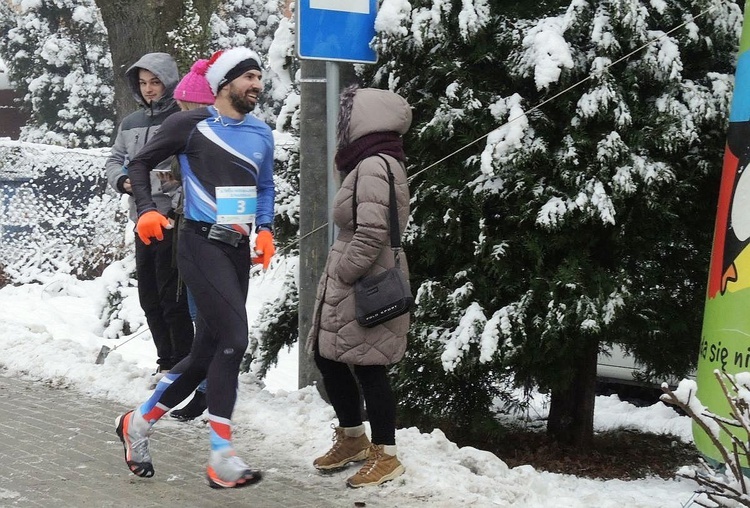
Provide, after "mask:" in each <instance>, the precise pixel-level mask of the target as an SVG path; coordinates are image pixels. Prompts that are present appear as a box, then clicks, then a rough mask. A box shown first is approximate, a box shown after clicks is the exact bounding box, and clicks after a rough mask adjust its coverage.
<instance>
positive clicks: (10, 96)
mask: <svg viewBox="0 0 750 508" xmlns="http://www.w3.org/2000/svg"><path fill="white" fill-rule="evenodd" d="M20 101H21V94H20V93H18V92H16V91H15V90H13V88H12V86H11V83H10V80H9V79H8V69H7V67H6V66H5V63H4V62H3V61H2V60H0V138H10V139H18V136H19V134H20V132H21V127H23V126H24V125H25V124H26V120H27V119H28V115H26V114H25V113H24V112H23V111H22V110H21V108H20V105H21V102H20Z"/></svg>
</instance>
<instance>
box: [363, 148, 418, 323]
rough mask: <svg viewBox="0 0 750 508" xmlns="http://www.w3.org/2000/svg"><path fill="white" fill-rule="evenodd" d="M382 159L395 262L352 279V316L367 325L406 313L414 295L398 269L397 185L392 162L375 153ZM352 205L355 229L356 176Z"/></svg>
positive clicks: (399, 245)
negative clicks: (388, 188) (369, 274)
mask: <svg viewBox="0 0 750 508" xmlns="http://www.w3.org/2000/svg"><path fill="white" fill-rule="evenodd" d="M378 157H380V158H381V159H383V162H385V165H386V168H387V169H388V183H389V187H390V196H389V204H388V211H389V215H390V217H389V220H390V235H391V249H392V250H393V259H394V262H395V266H394V267H393V268H389V269H387V270H386V271H384V272H382V273H379V274H377V275H372V276H369V277H361V278H360V279H359V280H357V281H356V282H355V283H354V302H355V316H356V318H357V322H358V323H359V324H360V325H361V326H364V327H366V328H371V327H373V326H376V325H379V324H380V323H383V322H385V321H388V320H391V319H393V318H395V317H398V316H400V315H402V314H406V313H407V312H409V309H411V307H412V305H413V304H414V296H412V294H411V286H410V285H409V281H408V280H407V278H406V276H405V275H404V271H403V270H401V262H400V260H399V256H398V254H399V252H400V251H401V238H400V236H401V235H400V234H399V227H398V210H397V207H396V186H395V183H394V179H395V178H394V176H393V172H392V171H391V166H390V164H388V161H387V160H386V159H385V157H383V156H381V155H378ZM352 203H353V207H354V211H353V222H354V230H355V231H356V230H357V180H355V181H354V196H353V197H352Z"/></svg>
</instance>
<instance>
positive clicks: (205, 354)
mask: <svg viewBox="0 0 750 508" xmlns="http://www.w3.org/2000/svg"><path fill="white" fill-rule="evenodd" d="M178 237H179V246H178V249H177V257H178V265H179V269H180V273H181V275H182V278H183V280H184V281H185V283H186V284H187V286H188V288H189V289H190V292H191V293H192V295H193V298H194V299H195V305H196V307H197V310H198V320H197V321H196V323H195V340H194V341H193V348H192V349H191V351H190V354H189V355H188V356H187V357H186V358H185V359H184V360H182V361H181V362H180V363H178V364H177V365H176V366H175V368H174V369H172V373H175V374H179V377H178V378H177V379H176V380H175V381H174V382H173V383H172V384H171V385H170V386H169V388H167V389H166V390H165V391H164V394H163V395H162V396H161V397H160V399H159V403H160V404H163V405H164V406H166V407H168V408H172V407H175V406H176V405H177V404H179V403H180V402H182V401H183V400H184V399H185V398H187V397H188V396H189V395H190V394H192V393H193V391H194V390H195V389H196V387H197V386H198V385H199V384H200V382H201V381H202V380H203V379H204V378H205V379H206V380H207V385H208V387H207V390H206V401H207V403H208V412H209V413H210V414H211V415H213V416H218V417H221V418H227V419H231V417H232V411H233V410H234V404H235V402H236V400H237V376H238V375H239V372H240V363H241V362H242V358H243V356H244V354H245V351H246V350H247V344H248V339H247V333H248V324H247V309H246V307H245V301H246V300H247V291H248V282H249V274H250V248H249V246H248V243H247V242H243V243H241V244H240V245H239V246H238V247H232V246H230V245H227V244H224V243H220V242H217V241H215V240H209V239H207V238H204V237H202V236H200V235H198V234H197V233H195V232H193V231H190V230H188V229H182V230H180V234H179V235H178Z"/></svg>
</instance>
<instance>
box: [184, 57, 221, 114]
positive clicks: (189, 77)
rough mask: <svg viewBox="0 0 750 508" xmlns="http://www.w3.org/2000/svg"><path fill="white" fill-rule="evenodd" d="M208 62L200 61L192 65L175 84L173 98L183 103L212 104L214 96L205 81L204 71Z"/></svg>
mask: <svg viewBox="0 0 750 508" xmlns="http://www.w3.org/2000/svg"><path fill="white" fill-rule="evenodd" d="M207 69H208V60H205V59H201V60H198V61H197V62H195V63H194V64H193V66H192V67H191V68H190V72H188V73H187V74H185V77H184V78H182V80H181V81H180V82H179V83H178V84H177V87H176V88H175V89H174V98H175V99H177V100H178V101H183V102H195V103H197V104H213V103H214V99H215V97H214V94H213V92H212V91H211V87H210V86H209V84H208V81H206V70H207Z"/></svg>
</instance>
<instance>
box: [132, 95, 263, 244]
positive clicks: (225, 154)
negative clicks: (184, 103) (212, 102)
mask: <svg viewBox="0 0 750 508" xmlns="http://www.w3.org/2000/svg"><path fill="white" fill-rule="evenodd" d="M273 146H274V143H273V134H272V132H271V128H270V127H269V126H268V125H266V124H265V123H264V122H262V121H261V120H258V119H257V118H255V117H254V116H252V115H250V114H248V115H245V118H244V120H241V121H237V120H234V119H232V118H227V117H220V116H219V114H218V112H217V111H216V109H215V108H214V107H213V106H208V107H206V108H198V109H194V110H191V111H181V112H179V113H175V114H173V115H172V116H170V117H169V118H167V119H166V120H164V122H163V123H162V125H161V128H160V129H159V131H158V132H157V133H156V134H155V135H154V137H153V138H152V139H151V140H149V142H148V143H147V144H146V145H145V146H144V147H143V149H142V150H141V151H140V152H138V154H137V155H136V157H135V158H134V159H133V160H131V161H130V164H129V165H128V174H129V176H130V183H131V185H132V187H133V195H134V196H135V203H136V209H137V212H138V216H139V217H140V216H141V215H142V214H143V213H145V212H147V211H149V210H156V206H155V204H154V202H153V200H152V199H151V181H150V178H149V170H150V168H153V167H155V166H156V165H157V164H158V162H161V161H163V160H164V159H166V158H167V157H168V156H170V155H177V157H178V160H179V162H180V171H181V173H182V187H183V193H184V213H185V217H186V218H188V219H191V220H195V221H201V222H209V223H212V224H216V223H227V220H220V219H222V218H224V219H226V218H227V217H229V218H230V219H229V220H231V217H246V215H244V214H242V213H240V212H245V210H243V206H240V207H239V210H235V213H236V214H235V215H231V214H230V215H225V214H224V212H223V211H222V210H221V208H226V207H227V204H231V205H232V206H234V208H237V206H236V203H237V201H238V200H237V199H236V196H240V197H241V198H242V197H243V196H246V194H247V192H249V191H248V190H247V189H249V188H253V195H254V196H255V195H257V198H256V199H257V201H255V200H253V204H254V205H255V206H254V210H252V211H251V212H254V215H255V224H271V223H273V214H274V209H273V207H274V197H275V191H274V185H273V162H274V161H273ZM217 193H218V195H219V199H218V203H217ZM233 198H234V199H233ZM239 201H240V203H241V204H242V203H243V202H244V200H243V199H240V200H239ZM256 203H257V205H256ZM230 208H231V207H230ZM217 210H218V211H217ZM227 224H228V227H231V228H232V229H234V230H236V231H239V232H241V233H242V234H245V235H249V233H250V228H251V227H252V224H251V223H250V222H237V223H227Z"/></svg>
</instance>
